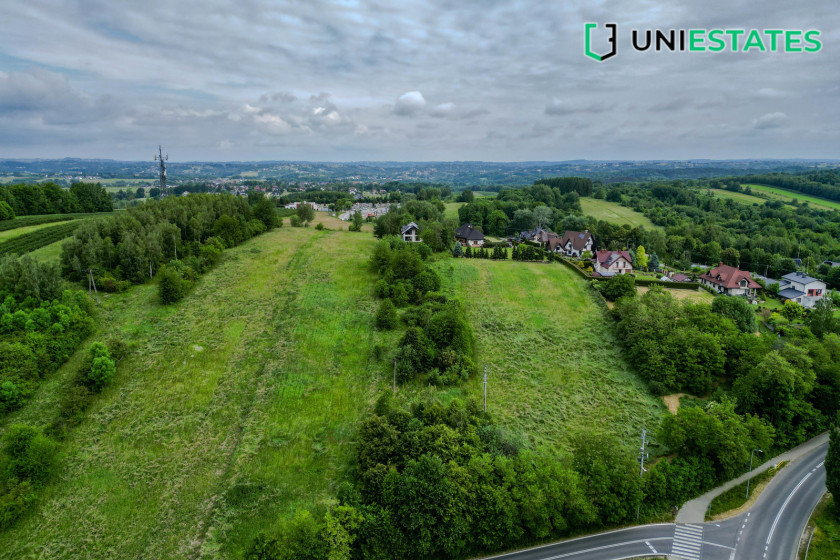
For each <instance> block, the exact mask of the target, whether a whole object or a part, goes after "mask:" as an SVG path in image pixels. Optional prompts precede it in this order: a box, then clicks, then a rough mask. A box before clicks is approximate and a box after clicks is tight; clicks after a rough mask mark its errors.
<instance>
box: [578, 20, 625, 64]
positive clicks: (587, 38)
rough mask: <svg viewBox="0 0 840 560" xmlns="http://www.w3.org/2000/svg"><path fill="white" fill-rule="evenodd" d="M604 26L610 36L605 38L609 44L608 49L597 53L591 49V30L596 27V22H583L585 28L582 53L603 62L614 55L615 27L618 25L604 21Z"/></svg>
mask: <svg viewBox="0 0 840 560" xmlns="http://www.w3.org/2000/svg"><path fill="white" fill-rule="evenodd" d="M604 27H606V28H607V29H609V30H610V37H609V39H607V42H608V43H609V44H610V50H609V52H607V53H606V54H598V53H596V52H595V51H593V50H592V30H593V29H597V28H598V24H597V23H587V24H584V29H585V40H584V49H583V53H584V54H585V55H586V56H588V57H589V58H591V59H593V60H597V61H598V62H603V61H605V60H607V59H608V58H610V57H613V56H615V53H616V48H615V36H616V28H617V27H618V26H617V25H616V24H615V23H606V24H604Z"/></svg>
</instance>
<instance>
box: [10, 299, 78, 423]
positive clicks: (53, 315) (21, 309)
mask: <svg viewBox="0 0 840 560" xmlns="http://www.w3.org/2000/svg"><path fill="white" fill-rule="evenodd" d="M28 289H32V286H30V287H29V288H28ZM0 301H2V303H0V413H3V412H7V411H10V410H14V409H16V408H18V407H20V406H21V405H22V404H23V403H24V402H26V400H28V399H29V398H30V397H31V396H32V395H33V394H34V393H35V390H36V389H37V388H38V385H39V384H40V382H41V379H42V378H43V377H44V376H46V375H48V374H50V373H52V372H53V371H55V370H56V369H58V367H59V366H60V365H61V364H63V363H64V362H65V361H67V359H68V358H69V357H70V356H71V355H72V354H73V352H74V351H75V350H76V348H77V347H78V346H79V344H80V343H81V342H82V341H83V340H84V339H85V338H86V337H87V336H88V335H89V334H90V333H91V332H93V319H92V318H91V317H90V313H91V312H92V308H91V302H90V299H89V298H88V297H87V294H85V293H83V292H71V291H65V292H64V293H63V294H62V295H61V297H60V298H56V299H53V300H39V299H36V298H35V297H32V296H28V297H26V299H23V300H22V301H21V300H20V299H18V298H16V297H14V296H13V295H11V294H9V293H8V292H6V291H5V290H3V289H2V288H0Z"/></svg>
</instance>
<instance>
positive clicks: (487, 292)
mask: <svg viewBox="0 0 840 560" xmlns="http://www.w3.org/2000/svg"><path fill="white" fill-rule="evenodd" d="M436 267H437V269H438V271H439V273H440V275H441V277H442V279H443V280H444V290H445V291H446V292H447V293H449V294H450V295H454V296H456V297H458V298H460V299H461V300H462V301H464V302H465V304H466V307H467V313H468V315H469V317H470V319H471V322H472V325H473V329H474V331H475V335H476V340H477V345H478V356H479V358H478V366H479V367H483V366H484V365H485V364H486V365H487V369H488V379H489V381H488V397H487V402H488V404H487V410H488V411H489V412H490V413H492V414H493V415H494V416H495V417H496V418H498V419H499V420H500V421H501V423H502V424H505V425H507V426H509V427H510V428H512V429H513V430H515V431H521V432H522V433H523V434H524V435H526V436H527V437H528V438H529V439H530V440H531V441H532V442H535V443H537V444H549V445H553V446H559V447H567V446H568V443H569V440H570V437H571V436H572V435H574V434H577V433H592V432H607V433H610V434H614V435H616V436H617V437H618V438H619V439H620V440H621V441H622V442H623V443H625V444H627V445H628V448H629V447H633V446H636V445H637V444H638V441H637V440H638V439H639V438H640V437H641V431H642V428H647V430H648V432H649V433H651V432H653V431H655V429H656V428H657V427H658V425H659V423H660V421H661V418H662V416H663V415H664V414H665V413H666V412H667V409H666V408H665V406H664V404H663V403H662V401H661V400H660V399H656V398H654V397H653V396H651V395H650V393H649V392H648V390H647V388H646V386H645V385H644V383H643V382H642V381H641V380H640V379H639V378H638V377H636V375H635V374H634V373H633V372H632V370H631V369H630V367H629V365H628V364H627V362H626V361H625V360H624V357H623V355H622V351H621V345H620V343H619V341H618V340H616V338H615V336H614V335H613V332H612V330H611V325H610V319H609V318H608V317H607V316H606V314H605V312H604V311H603V309H602V308H601V307H599V306H598V305H597V304H596V303H595V300H594V299H593V297H592V296H591V295H590V293H589V292H588V291H587V287H586V281H585V280H584V279H583V278H580V277H579V276H578V275H576V274H575V273H574V272H573V271H571V270H568V269H567V268H566V267H564V266H562V265H560V264H558V263H550V264H539V263H522V262H514V261H492V260H484V259H456V260H453V259H447V260H443V261H439V262H438V263H436ZM465 390H466V392H468V393H469V394H470V395H472V396H475V397H477V398H480V397H481V394H482V383H481V375H478V376H475V377H474V378H472V379H471V380H470V381H469V382H468V384H467V387H466V389H465Z"/></svg>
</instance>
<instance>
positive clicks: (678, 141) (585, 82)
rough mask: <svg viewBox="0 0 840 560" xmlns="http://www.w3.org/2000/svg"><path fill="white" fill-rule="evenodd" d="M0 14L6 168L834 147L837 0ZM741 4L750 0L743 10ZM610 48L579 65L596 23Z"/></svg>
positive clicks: (204, 7)
mask: <svg viewBox="0 0 840 560" xmlns="http://www.w3.org/2000/svg"><path fill="white" fill-rule="evenodd" d="M733 4H735V3H734V2H732V1H731V0H708V1H704V2H698V1H685V0H682V1H679V0H670V1H665V0H661V1H658V2H653V1H649V0H638V1H628V0H623V1H619V0H600V1H599V0H587V1H585V2H569V1H560V0H555V1H548V2H546V1H544V0H535V1H531V2H516V1H496V0H475V1H469V0H457V1H454V0H422V1H413V0H400V1H398V2H394V1H388V2H374V1H371V2H363V1H355V0H341V1H335V2H327V1H323V0H297V1H292V0H289V1H279V2H264V1H257V0H238V1H237V2H235V3H234V2H222V1H220V0H201V1H195V2H193V1H183V0H178V1H172V0H144V1H143V2H114V1H113V0H109V1H104V0H103V1H95V0H93V1H92V0H84V1H83V0H63V1H61V2H57V1H43V0H26V1H18V0H10V1H8V0H7V1H5V2H2V4H0V130H2V134H0V157H65V156H69V157H102V158H116V159H130V160H138V159H147V158H148V157H151V155H152V153H153V152H154V149H155V148H156V147H157V144H158V143H162V144H163V145H164V146H165V148H166V149H167V150H168V151H169V153H170V155H171V156H172V159H173V160H181V161H183V160H237V159H238V160H261V159H283V160H289V159H305V160H321V161H323V160H328V161H342V160H413V161H419V160H485V161H514V160H567V159H577V158H587V159H678V158H704V157H706V158H723V159H730V158H745V157H747V158H759V157H779V158H787V157H807V158H837V157H840V150H838V147H840V128H839V127H838V126H837V123H838V117H840V31H838V24H840V11H838V10H837V5H836V0H812V1H810V2H808V3H805V4H802V3H795V2H790V1H789V0H766V1H763V2H760V3H757V2H741V3H740V4H741V5H740V6H733ZM747 5H748V6H747ZM589 21H592V22H600V23H605V22H616V23H618V24H619V53H618V55H617V56H616V57H614V58H612V59H610V60H608V61H605V62H603V63H598V62H595V61H593V60H590V59H588V58H586V57H584V56H583V52H582V51H583V24H584V22H589ZM633 27H636V28H640V29H649V28H665V29H667V28H671V27H675V28H714V27H722V28H747V29H751V28H757V29H764V28H781V29H819V30H821V31H822V35H821V39H822V42H823V45H824V47H823V50H822V51H821V52H819V53H815V54H770V53H758V52H751V53H747V54H732V53H716V54H712V53H691V54H688V53H677V54H674V53H655V52H650V51H649V52H646V53H638V52H633V51H631V50H630V49H629V48H628V45H629V38H628V35H629V29H631V28H633Z"/></svg>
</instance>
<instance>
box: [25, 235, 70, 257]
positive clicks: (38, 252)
mask: <svg viewBox="0 0 840 560" xmlns="http://www.w3.org/2000/svg"><path fill="white" fill-rule="evenodd" d="M65 241H67V239H61V240H59V241H56V242H55V243H50V244H49V245H45V246H43V247H41V248H40V249H35V250H34V251H32V252H31V253H29V256H30V257H32V258H33V259H35V260H38V261H41V262H52V263H58V262H60V261H61V246H62V245H63V244H64V242H65Z"/></svg>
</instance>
